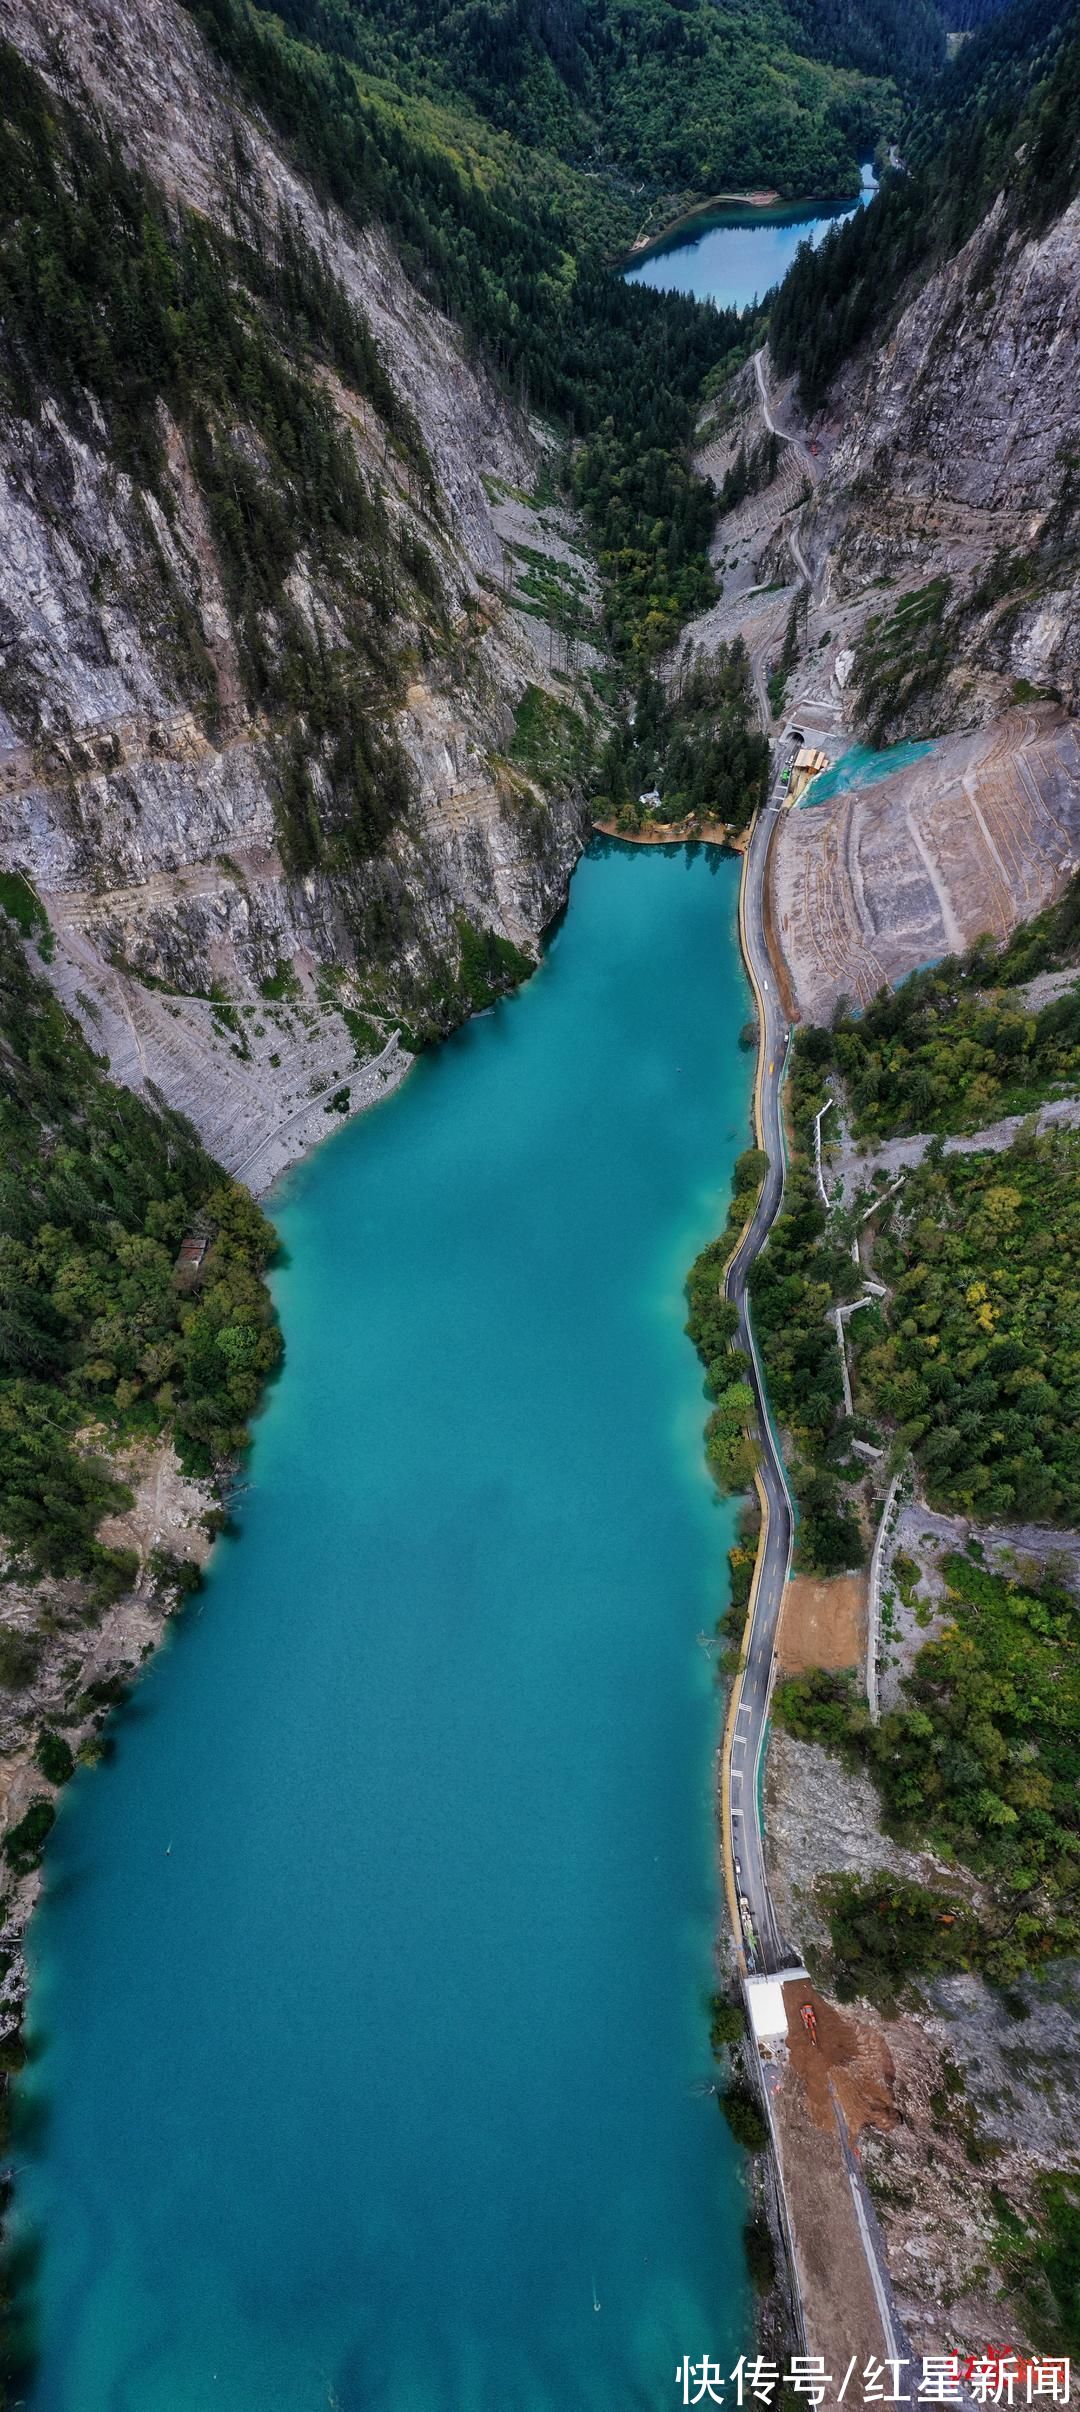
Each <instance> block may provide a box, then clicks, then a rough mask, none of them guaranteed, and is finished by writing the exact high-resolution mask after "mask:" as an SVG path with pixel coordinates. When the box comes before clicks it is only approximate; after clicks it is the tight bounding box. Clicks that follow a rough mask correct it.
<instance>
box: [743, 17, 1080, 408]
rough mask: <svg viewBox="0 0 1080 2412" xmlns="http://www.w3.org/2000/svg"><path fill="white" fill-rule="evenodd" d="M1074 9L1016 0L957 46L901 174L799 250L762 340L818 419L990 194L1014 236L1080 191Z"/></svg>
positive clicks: (914, 124)
mask: <svg viewBox="0 0 1080 2412" xmlns="http://www.w3.org/2000/svg"><path fill="white" fill-rule="evenodd" d="M1078 27H1080V10H1078V8H1077V6H1076V0H1064V5H1063V0H1016V5H1015V6H1014V7H1011V8H1009V9H1008V10H1007V11H1006V12H1005V13H1004V14H1003V15H1001V16H998V17H995V18H994V19H993V20H992V21H991V22H990V23H989V24H987V25H985V26H983V27H982V28H981V30H980V31H979V32H978V33H976V34H974V35H973V37H972V39H971V40H970V41H967V42H965V43H963V45H962V46H961V48H960V50H959V52H958V54H957V56H956V58H955V59H954V61H953V62H952V64H951V65H950V66H949V67H948V68H947V69H946V71H945V73H944V75H943V76H942V77H941V78H940V79H938V81H937V82H936V83H935V84H934V86H933V88H932V89H931V90H930V92H929V93H928V94H927V95H926V96H925V97H924V98H923V99H922V100H921V101H920V102H918V103H917V104H916V105H915V106H914V107H913V108H912V109H911V111H910V113H909V116H908V119H907V122H906V124H905V126H904V129H903V133H902V137H901V147H902V151H903V159H904V169H903V172H898V173H891V174H886V176H885V178H884V180H883V184H882V189H881V191H880V192H879V193H878V195H877V196H876V198H875V199H874V200H873V201H872V202H871V204H870V206H869V208H867V209H865V210H861V211H859V212H858V213H857V214H856V215H855V216H854V217H853V218H850V219H848V220H847V221H846V222H845V223H844V224H843V225H841V226H838V227H835V228H834V229H833V230H832V232H831V233H830V234H829V235H828V236H827V238H826V240H825V242H824V243H823V244H822V245H821V246H820V248H819V249H818V250H817V251H816V252H811V251H810V249H809V247H808V246H804V247H803V248H802V249H801V250H800V252H799V254H798V257H797V259H796V261H795V263H794V266H793V267H792V268H791V269H790V270H789V272H788V275H787V277H786V278H785V280H784V283H783V285H782V286H781V288H780V291H779V293H778V294H777V296H776V299H775V301H774V303H773V306H772V312H771V316H770V324H769V341H770V344H771V347H772V352H773V357H774V359H775V361H776V363H777V366H778V368H779V369H780V370H781V372H782V373H783V374H787V373H788V372H790V371H791V370H793V369H795V370H797V371H798V373H799V383H800V391H801V395H802V399H803V402H804V404H805V407H806V408H807V409H808V410H811V411H812V410H817V409H819V408H820V406H821V404H822V402H823V401H824V399H825V395H826V393H827V392H828V389H829V385H830V383H831V381H832V379H833V377H834V376H835V374H836V371H837V369H838V368H839V366H840V364H841V362H842V361H843V360H845V359H846V358H847V357H848V356H849V355H850V353H851V352H852V351H853V350H854V349H855V347H856V346H857V345H858V344H859V343H861V342H862V341H863V340H864V339H866V338H867V337H868V336H870V335H873V334H880V332H881V330H882V329H883V327H884V325H885V324H886V322H887V320H888V318H889V315H890V313H891V312H892V311H893V310H894V309H895V307H896V305H897V302H898V299H899V298H900V297H901V296H902V295H903V294H904V292H905V291H906V290H907V288H908V286H909V283H910V281H911V280H913V279H916V278H922V277H924V276H926V275H927V274H929V272H930V271H931V270H932V269H933V268H934V267H936V266H937V265H938V263H939V262H941V261H943V260H947V259H950V258H951V257H952V256H953V255H954V253H955V252H956V251H958V250H959V248H960V247H961V245H962V244H963V243H965V242H966V241H967V238H968V236H969V235H970V234H972V233H973V232H974V229H975V227H976V226H977V225H978V224H979V221H980V219H981V218H982V217H983V216H984V215H985V213H986V211H987V210H988V208H989V207H990V205H991V203H992V202H993V200H994V198H995V196H996V194H997V193H998V192H1000V191H1004V192H1005V194H1006V213H1005V217H1004V219H1003V221H1002V224H1001V227H1000V229H999V236H998V239H999V242H1004V240H1005V239H1006V236H1007V233H1008V230H1009V227H1010V225H1019V226H1020V227H1022V228H1025V229H1030V230H1031V231H1033V232H1036V233H1037V232H1040V231H1041V230H1042V229H1043V228H1044V227H1045V226H1047V225H1049V224H1050V222H1051V221H1052V219H1053V218H1055V217H1056V216H1057V215H1058V214H1059V213H1060V211H1061V210H1062V209H1064V208H1065V207H1066V206H1067V204H1068V203H1069V201H1070V200H1071V199H1072V198H1073V196H1074V194H1075V193H1076V192H1077V190H1078V189H1080V36H1078Z"/></svg>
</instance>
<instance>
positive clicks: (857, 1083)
mask: <svg viewBox="0 0 1080 2412" xmlns="http://www.w3.org/2000/svg"><path fill="white" fill-rule="evenodd" d="M1074 965H1080V876H1074V877H1073V879H1072V881H1071V883H1070V885H1069V887H1068V889H1067V890H1066V892H1065V894H1064V896H1063V897H1062V898H1061V899H1060V900H1059V902H1058V903H1057V904H1056V905H1052V906H1050V907H1048V908H1047V910H1046V912H1045V913H1041V914H1039V915H1038V916H1037V917H1036V918H1035V919H1034V920H1032V921H1029V922H1023V923H1021V924H1020V926H1019V928H1018V929H1017V930H1016V931H1014V933H1013V936H1012V938H1011V939H1010V940H1009V942H1008V944H1007V945H1006V946H1005V947H1003V948H998V947H996V946H995V945H994V943H993V941H992V940H991V939H989V938H983V939H980V940H978V941H977V942H976V944H975V945H974V946H972V947H970V948H969V949H968V950H967V952H966V953H965V954H963V955H957V956H947V957H946V958H945V960H944V961H943V962H941V963H938V964H935V965H933V966H932V967H931V968H930V969H928V970H926V971H921V972H915V973H913V974H912V976H911V978H910V979H907V980H905V981H903V982H902V984H901V986H900V987H899V988H896V989H882V990H881V992H880V994H879V995H878V996H877V997H875V998H874V1001H873V1003H872V1004H870V1005H868V1006H867V1007H866V1010H865V1011H864V1012H862V1013H859V1014H854V1013H851V1012H848V1011H845V1010H843V1009H842V1008H841V1010H840V1011H839V1012H838V1013H837V1014H835V1015H834V1017H833V1021H832V1025H831V1027H830V1028H829V1029H828V1030H818V1029H813V1028H807V1029H806V1030H804V1031H801V1032H800V1033H799V1037H798V1040H797V1042H796V1053H795V1065H794V1079H795V1087H796V1091H797V1093H798V1094H799V1095H800V1097H801V1098H802V1099H803V1100H804V1106H805V1104H808V1102H809V1099H810V1096H811V1093H812V1092H813V1093H814V1094H815V1096H816V1097H817V1102H820V1096H818V1095H817V1090H818V1089H820V1084H821V1083H822V1082H823V1080H824V1078H825V1075H826V1074H827V1073H828V1072H829V1071H832V1072H835V1073H837V1074H839V1076H840V1078H841V1080H842V1081H843V1084H844V1094H845V1097H846V1099H847V1102H848V1107H849V1110H850V1113H851V1116H852V1122H853V1127H854V1132H855V1136H856V1138H857V1139H859V1140H862V1141H865V1142H866V1143H868V1144H869V1143H870V1142H872V1141H873V1140H875V1139H879V1138H884V1137H887V1136H892V1135H895V1134H897V1133H899V1132H903V1131H940V1132H953V1131H973V1130H978V1129H979V1128H980V1126H982V1125H983V1124H986V1123H989V1122H991V1121H994V1120H996V1119H997V1117H998V1116H999V1115H1003V1114H1015V1113H1021V1114H1026V1113H1028V1112H1030V1111H1031V1110H1032V1108H1033V1107H1036V1106H1039V1105H1042V1104H1043V1103H1045V1101H1046V1100H1047V1099H1049V1098H1052V1097H1054V1096H1055V1095H1058V1094H1072V1093H1075V1091H1076V1090H1077V1088H1078V1087H1080V990H1078V988H1076V987H1073V988H1067V989H1066V990H1065V991H1064V992H1063V993H1062V994H1061V995H1060V996H1056V997H1050V998H1048V999H1047V1001H1046V1003H1045V1004H1042V1005H1033V1004H1030V1003H1029V1002H1028V1000H1027V999H1026V997H1025V996H1024V995H1023V993H1022V990H1023V986H1024V984H1025V983H1026V982H1027V981H1029V980H1032V979H1034V978H1035V977H1036V976H1037V975H1038V974H1039V973H1041V972H1059V971H1063V970H1068V969H1070V968H1071V967H1072V966H1074ZM815 1083H816V1084H817V1088H815ZM821 1094H824V1091H823V1090H821Z"/></svg>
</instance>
